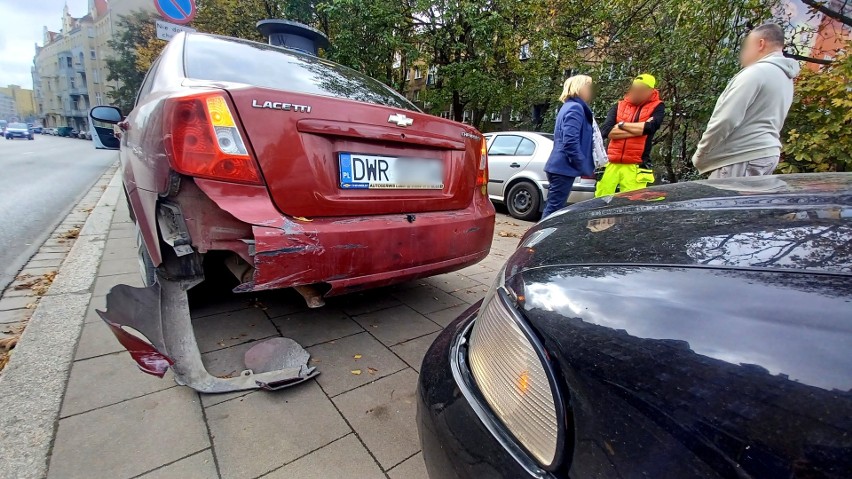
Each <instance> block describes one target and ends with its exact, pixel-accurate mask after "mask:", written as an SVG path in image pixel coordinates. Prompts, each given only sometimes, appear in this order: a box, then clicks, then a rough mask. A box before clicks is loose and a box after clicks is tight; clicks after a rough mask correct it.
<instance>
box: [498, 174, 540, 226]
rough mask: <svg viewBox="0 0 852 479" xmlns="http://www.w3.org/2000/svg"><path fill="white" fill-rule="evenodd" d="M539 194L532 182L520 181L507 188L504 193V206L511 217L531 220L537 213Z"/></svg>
mask: <svg viewBox="0 0 852 479" xmlns="http://www.w3.org/2000/svg"><path fill="white" fill-rule="evenodd" d="M540 205H541V194H540V193H539V192H538V188H536V187H535V185H534V184H532V183H530V182H528V181H522V182H520V183H517V184H515V185H513V186H512V188H510V189H509V194H507V195H506V208H507V209H508V210H509V214H510V215H511V216H512V217H513V218H517V219H519V220H524V221H532V220H534V219H535V218H536V217H537V216H538V214H539V206H540Z"/></svg>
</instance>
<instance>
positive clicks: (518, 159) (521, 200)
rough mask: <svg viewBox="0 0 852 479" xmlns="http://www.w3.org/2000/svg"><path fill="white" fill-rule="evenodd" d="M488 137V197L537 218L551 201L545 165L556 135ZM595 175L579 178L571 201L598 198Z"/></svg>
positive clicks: (529, 218)
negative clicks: (549, 200) (548, 194)
mask: <svg viewBox="0 0 852 479" xmlns="http://www.w3.org/2000/svg"><path fill="white" fill-rule="evenodd" d="M485 137H486V138H487V139H488V196H489V197H490V198H491V200H492V201H495V202H497V203H502V204H505V205H506V209H507V210H508V211H509V214H510V215H511V216H512V217H514V218H517V219H520V220H527V221H532V220H535V219H537V218H538V217H539V216H540V215H541V212H542V210H544V203H545V200H547V189H548V187H549V186H550V182H548V181H547V174H546V173H545V172H544V164H545V163H547V158H548V157H550V152H551V151H553V135H552V134H550V133H535V132H527V131H505V132H495V133H486V134H485ZM596 184H597V183H596V181H595V178H594V177H589V178H577V179H576V180H575V181H574V187H573V188H572V189H571V195H570V196H569V197H568V203H569V204H570V203H577V202H578V201H583V200H587V199H590V198H594V196H595V185H596Z"/></svg>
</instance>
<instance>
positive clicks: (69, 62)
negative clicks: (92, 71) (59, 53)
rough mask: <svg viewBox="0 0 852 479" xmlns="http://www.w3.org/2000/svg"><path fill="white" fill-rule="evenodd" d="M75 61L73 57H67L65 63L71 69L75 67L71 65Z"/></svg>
mask: <svg viewBox="0 0 852 479" xmlns="http://www.w3.org/2000/svg"><path fill="white" fill-rule="evenodd" d="M73 61H74V60H72V59H71V57H65V62H66V63H67V64H68V68H71V67H72V66H73V65H72V63H71V62H73Z"/></svg>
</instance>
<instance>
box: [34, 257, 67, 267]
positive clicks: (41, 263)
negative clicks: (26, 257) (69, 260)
mask: <svg viewBox="0 0 852 479" xmlns="http://www.w3.org/2000/svg"><path fill="white" fill-rule="evenodd" d="M61 264H62V259H61V258H55V259H40V260H38V261H36V260H31V261H30V262H29V263H27V267H28V268H54V269H56V268H58V267H59V265H61Z"/></svg>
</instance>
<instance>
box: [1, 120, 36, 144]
mask: <svg viewBox="0 0 852 479" xmlns="http://www.w3.org/2000/svg"><path fill="white" fill-rule="evenodd" d="M5 136H6V139H7V140H14V139H15V138H26V139H27V140H34V139H35V136H33V131H32V130H31V129H30V127H28V126H27V124H26V123H9V124H8V125H7V126H6V133H5Z"/></svg>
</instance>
